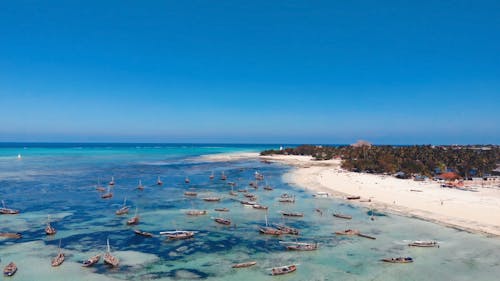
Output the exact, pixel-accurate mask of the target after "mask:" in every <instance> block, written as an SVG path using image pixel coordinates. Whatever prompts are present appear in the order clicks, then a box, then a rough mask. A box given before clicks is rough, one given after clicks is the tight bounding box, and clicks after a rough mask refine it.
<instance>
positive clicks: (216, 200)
mask: <svg viewBox="0 0 500 281" xmlns="http://www.w3.org/2000/svg"><path fill="white" fill-rule="evenodd" d="M220 199H221V198H220V197H205V198H203V201H206V202H219V201H220Z"/></svg>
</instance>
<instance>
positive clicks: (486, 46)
mask: <svg viewBox="0 0 500 281" xmlns="http://www.w3.org/2000/svg"><path fill="white" fill-rule="evenodd" d="M0 107H1V108H0V141H63V142H64V141H120V142H127V141H132V142H134V141H146V142H250V143H252V142H259V143H350V142H354V141H355V140H357V139H367V140H370V141H373V142H375V143H392V144H406V143H435V144H439V143H497V144H498V143H500V113H499V111H500V2H499V1H401V0H397V1H373V0H372V1H356V0H353V1H267V0H266V1H255V0H254V1H237V0H230V1H201V0H200V1H188V0H183V1H124V0H117V1H21V0H16V1H0Z"/></svg>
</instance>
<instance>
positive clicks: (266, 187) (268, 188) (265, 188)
mask: <svg viewBox="0 0 500 281" xmlns="http://www.w3.org/2000/svg"><path fill="white" fill-rule="evenodd" d="M264 190H267V191H270V190H273V188H272V187H271V185H269V184H268V183H267V181H266V185H265V186H264Z"/></svg>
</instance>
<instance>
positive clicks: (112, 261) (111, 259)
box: [104, 239, 120, 267]
mask: <svg viewBox="0 0 500 281" xmlns="http://www.w3.org/2000/svg"><path fill="white" fill-rule="evenodd" d="M104 263H105V264H107V265H109V266H111V267H117V266H118V264H119V263H120V261H119V260H118V258H117V257H115V256H113V255H112V254H111V248H110V247H109V239H108V240H107V251H106V253H105V254H104Z"/></svg>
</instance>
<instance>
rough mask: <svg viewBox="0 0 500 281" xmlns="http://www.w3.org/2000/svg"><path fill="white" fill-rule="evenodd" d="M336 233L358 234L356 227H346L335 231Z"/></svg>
mask: <svg viewBox="0 0 500 281" xmlns="http://www.w3.org/2000/svg"><path fill="white" fill-rule="evenodd" d="M335 234H337V235H359V230H357V229H346V230H342V231H335Z"/></svg>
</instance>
